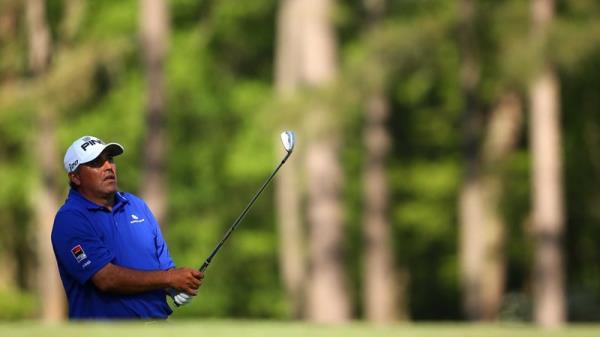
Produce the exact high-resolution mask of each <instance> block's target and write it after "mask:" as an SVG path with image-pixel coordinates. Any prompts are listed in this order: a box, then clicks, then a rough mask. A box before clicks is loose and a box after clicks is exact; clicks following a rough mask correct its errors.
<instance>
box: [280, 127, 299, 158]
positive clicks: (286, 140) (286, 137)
mask: <svg viewBox="0 0 600 337" xmlns="http://www.w3.org/2000/svg"><path fill="white" fill-rule="evenodd" d="M281 142H282V143H283V148H284V149H285V150H286V151H287V152H288V153H290V152H292V150H294V144H295V143H296V135H295V134H294V131H289V130H288V131H283V132H282V133H281Z"/></svg>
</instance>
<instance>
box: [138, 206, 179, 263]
mask: <svg viewBox="0 0 600 337" xmlns="http://www.w3.org/2000/svg"><path fill="white" fill-rule="evenodd" d="M144 206H145V211H146V216H147V217H148V218H149V219H151V220H152V224H153V225H154V227H155V228H154V230H155V231H156V236H155V242H154V244H155V246H156V255H157V258H158V263H159V265H160V269H161V270H168V269H171V268H175V263H174V262H173V259H171V255H170V254H169V248H168V247H167V243H166V242H165V239H164V237H163V235H162V232H161V230H160V225H159V224H158V221H156V218H155V217H154V214H153V213H152V211H151V210H150V208H149V207H148V205H146V204H145V203H144Z"/></svg>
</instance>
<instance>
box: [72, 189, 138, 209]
mask: <svg viewBox="0 0 600 337" xmlns="http://www.w3.org/2000/svg"><path fill="white" fill-rule="evenodd" d="M68 199H69V200H72V201H74V202H76V203H78V204H79V205H81V206H83V207H85V208H87V209H88V210H90V211H98V210H105V209H106V207H104V206H101V205H98V204H96V203H94V202H92V201H90V200H88V199H86V198H85V197H84V196H83V195H82V194H81V193H79V192H78V191H77V190H76V189H74V188H71V190H70V191H69V197H68ZM127 203H129V199H127V198H126V197H125V196H124V195H123V193H121V192H117V193H115V204H114V206H113V211H115V210H117V209H119V208H121V207H123V206H124V205H125V204H127Z"/></svg>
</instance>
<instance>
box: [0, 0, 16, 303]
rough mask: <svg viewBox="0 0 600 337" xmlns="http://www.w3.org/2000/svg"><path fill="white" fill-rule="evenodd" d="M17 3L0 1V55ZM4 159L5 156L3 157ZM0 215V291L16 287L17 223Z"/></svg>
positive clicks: (5, 76) (6, 79)
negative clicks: (15, 242)
mask: <svg viewBox="0 0 600 337" xmlns="http://www.w3.org/2000/svg"><path fill="white" fill-rule="evenodd" d="M18 10H19V7H18V4H17V2H16V1H4V2H2V3H0V55H7V54H13V53H14V51H13V50H14V49H15V46H14V45H15V43H14V41H15V40H16V39H17V29H18ZM12 63H13V64H11V66H12V67H8V66H7V65H6V64H4V69H2V70H3V71H2V72H1V73H0V86H2V85H5V84H8V85H11V82H13V81H14V79H15V78H17V76H18V72H17V71H16V69H15V68H16V67H14V62H12ZM4 159H6V158H4ZM3 213H4V214H3V215H0V270H2V272H1V273H0V292H2V291H7V290H12V289H15V288H17V284H18V282H17V263H16V252H15V247H14V245H15V244H14V241H15V234H14V232H15V231H16V230H17V229H18V228H17V227H18V226H17V225H16V224H15V223H14V221H12V220H11V219H10V217H9V216H7V214H6V212H3Z"/></svg>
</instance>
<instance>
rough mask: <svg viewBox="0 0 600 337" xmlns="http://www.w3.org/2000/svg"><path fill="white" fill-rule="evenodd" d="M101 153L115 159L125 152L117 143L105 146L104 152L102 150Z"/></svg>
mask: <svg viewBox="0 0 600 337" xmlns="http://www.w3.org/2000/svg"><path fill="white" fill-rule="evenodd" d="M102 152H106V153H108V154H109V155H111V156H113V157H116V156H118V155H121V154H123V152H125V149H123V146H121V144H119V143H108V144H106V147H104V150H102ZM102 152H100V154H102Z"/></svg>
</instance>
